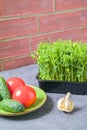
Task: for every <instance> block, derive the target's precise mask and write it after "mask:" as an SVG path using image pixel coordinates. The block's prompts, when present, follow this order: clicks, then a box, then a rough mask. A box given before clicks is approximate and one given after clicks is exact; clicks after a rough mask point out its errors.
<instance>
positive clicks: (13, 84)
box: [7, 77, 25, 94]
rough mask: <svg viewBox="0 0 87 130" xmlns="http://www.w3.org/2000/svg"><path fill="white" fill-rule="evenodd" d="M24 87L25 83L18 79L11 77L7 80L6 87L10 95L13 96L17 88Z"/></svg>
mask: <svg viewBox="0 0 87 130" xmlns="http://www.w3.org/2000/svg"><path fill="white" fill-rule="evenodd" d="M24 85H25V82H24V81H23V80H22V79H21V78H18V77H11V78H9V79H7V86H8V88H9V90H10V92H11V94H13V92H14V90H15V89H16V88H18V87H22V86H24Z"/></svg>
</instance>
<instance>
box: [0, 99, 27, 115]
mask: <svg viewBox="0 0 87 130" xmlns="http://www.w3.org/2000/svg"><path fill="white" fill-rule="evenodd" d="M0 109H1V110H3V111H6V112H11V113H18V112H23V111H24V110H25V107H24V106H23V105H22V104H21V103H20V102H18V101H16V100H12V99H3V100H2V101H1V102H0Z"/></svg>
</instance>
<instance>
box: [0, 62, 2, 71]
mask: <svg viewBox="0 0 87 130" xmlns="http://www.w3.org/2000/svg"><path fill="white" fill-rule="evenodd" d="M1 66H2V65H1V62H0V71H1V70H2V67H1Z"/></svg>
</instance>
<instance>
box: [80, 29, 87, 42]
mask: <svg viewBox="0 0 87 130" xmlns="http://www.w3.org/2000/svg"><path fill="white" fill-rule="evenodd" d="M81 34H82V41H83V42H87V28H84V29H82V32H81Z"/></svg>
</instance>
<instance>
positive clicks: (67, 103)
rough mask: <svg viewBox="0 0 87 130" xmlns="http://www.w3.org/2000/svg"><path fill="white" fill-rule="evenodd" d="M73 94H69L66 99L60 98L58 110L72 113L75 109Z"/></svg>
mask: <svg viewBox="0 0 87 130" xmlns="http://www.w3.org/2000/svg"><path fill="white" fill-rule="evenodd" d="M70 96H71V93H70V92H68V93H67V95H66V97H64V98H60V99H59V100H58V102H57V108H58V109H59V110H61V111H65V112H71V111H72V110H73V109H74V102H73V101H72V100H71V99H70Z"/></svg>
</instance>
